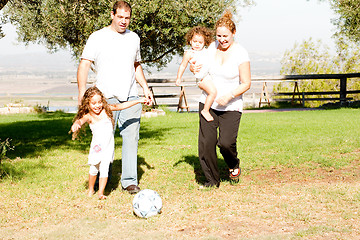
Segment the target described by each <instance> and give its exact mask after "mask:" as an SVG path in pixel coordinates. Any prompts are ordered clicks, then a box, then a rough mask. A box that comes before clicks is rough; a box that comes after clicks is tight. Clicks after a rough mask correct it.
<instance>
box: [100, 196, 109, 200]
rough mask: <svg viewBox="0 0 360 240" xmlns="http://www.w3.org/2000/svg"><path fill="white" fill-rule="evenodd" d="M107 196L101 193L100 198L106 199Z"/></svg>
mask: <svg viewBox="0 0 360 240" xmlns="http://www.w3.org/2000/svg"><path fill="white" fill-rule="evenodd" d="M106 198H107V197H106V196H105V195H100V196H99V200H105V199H106Z"/></svg>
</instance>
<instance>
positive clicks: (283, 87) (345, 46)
mask: <svg viewBox="0 0 360 240" xmlns="http://www.w3.org/2000/svg"><path fill="white" fill-rule="evenodd" d="M359 58H360V47H359V46H357V45H356V44H354V43H352V42H349V41H347V40H346V39H344V38H337V39H336V53H335V54H331V52H330V49H329V47H328V46H326V45H325V44H323V43H322V42H321V41H320V40H318V41H316V42H314V41H313V39H312V38H310V39H309V40H305V41H303V42H302V43H301V44H297V43H295V45H294V47H293V49H291V50H286V51H285V53H284V56H283V58H282V59H281V70H280V74H289V75H301V74H325V73H326V74H331V73H354V72H359V71H360V63H359V61H358V59H359ZM347 85H348V90H357V89H359V88H360V82H359V81H358V80H357V79H348V83H347ZM339 87H340V86H339V80H337V79H336V80H332V79H326V80H325V79H323V80H309V81H300V82H299V90H300V91H304V92H312V91H320V90H321V91H338V90H339ZM275 89H276V91H278V92H282V91H290V89H289V85H288V84H286V83H280V84H278V85H277V86H275ZM324 97H326V96H324ZM327 97H331V96H327ZM354 98H355V99H358V98H359V97H358V96H357V95H354ZM310 104H311V105H312V106H316V105H315V103H310ZM317 104H319V103H317Z"/></svg>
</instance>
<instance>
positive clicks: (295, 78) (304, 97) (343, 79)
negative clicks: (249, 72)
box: [252, 73, 360, 107]
mask: <svg viewBox="0 0 360 240" xmlns="http://www.w3.org/2000/svg"><path fill="white" fill-rule="evenodd" d="M349 78H360V73H344V74H306V75H284V76H278V77H266V78H254V79H253V80H252V81H260V82H263V88H262V93H261V96H260V101H259V107H260V106H261V104H263V103H266V104H268V105H270V101H271V100H270V97H272V100H273V101H291V102H292V103H294V102H295V101H300V102H302V104H303V106H304V104H305V101H339V102H340V104H341V105H344V104H346V102H347V101H349V100H352V98H350V97H347V95H348V94H359V93H360V90H350V91H349V90H347V80H348V79H349ZM324 79H338V80H339V81H340V89H339V91H316V92H300V91H299V85H298V83H299V82H300V81H305V80H324ZM269 82H293V83H294V89H293V91H292V92H277V93H273V94H272V95H271V96H270V94H269V91H268V89H267V83H269ZM322 95H323V96H324V95H338V97H321V96H322ZM280 96H289V97H291V98H276V97H280ZM308 96H317V97H308Z"/></svg>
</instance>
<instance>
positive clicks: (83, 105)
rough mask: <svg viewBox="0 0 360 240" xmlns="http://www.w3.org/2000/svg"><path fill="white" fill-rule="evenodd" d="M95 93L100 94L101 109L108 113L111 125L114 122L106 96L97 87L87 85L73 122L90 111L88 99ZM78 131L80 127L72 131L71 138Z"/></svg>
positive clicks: (76, 134)
mask: <svg viewBox="0 0 360 240" xmlns="http://www.w3.org/2000/svg"><path fill="white" fill-rule="evenodd" d="M96 94H98V95H100V97H101V101H102V105H103V109H104V110H105V112H106V115H108V117H109V118H110V119H111V121H112V124H113V125H114V124H115V123H114V118H113V114H112V111H111V110H110V107H109V104H108V103H107V101H106V98H105V97H104V95H103V93H102V92H101V91H100V90H99V89H98V88H97V87H89V88H88V89H87V90H86V91H85V93H84V96H83V98H82V100H81V105H80V106H79V110H78V112H77V114H76V116H75V117H74V119H73V122H75V121H77V120H79V119H80V118H82V117H83V116H85V115H86V114H88V113H89V112H90V99H91V98H92V97H93V96H95V95H96ZM79 132H80V129H79V130H77V131H75V132H73V134H72V139H76V138H77V137H78V135H79Z"/></svg>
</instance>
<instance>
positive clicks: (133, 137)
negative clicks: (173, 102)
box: [108, 96, 142, 188]
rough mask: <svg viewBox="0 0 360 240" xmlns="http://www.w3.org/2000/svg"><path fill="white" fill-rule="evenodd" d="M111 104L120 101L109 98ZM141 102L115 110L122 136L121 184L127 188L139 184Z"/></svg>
mask: <svg viewBox="0 0 360 240" xmlns="http://www.w3.org/2000/svg"><path fill="white" fill-rule="evenodd" d="M137 98H138V97H136V96H134V97H129V98H128V101H131V100H136V99H137ZM108 103H109V104H117V103H120V101H119V100H118V99H116V98H109V99H108ZM141 110H142V106H141V104H136V105H135V106H132V107H130V108H127V109H124V110H121V111H114V112H113V115H114V120H115V127H114V132H115V129H116V123H117V124H118V126H119V130H120V135H121V136H122V140H123V143H122V173H121V186H122V187H123V188H127V187H128V186H130V185H138V179H137V150H138V142H139V130H140V117H141Z"/></svg>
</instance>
